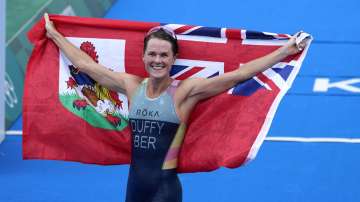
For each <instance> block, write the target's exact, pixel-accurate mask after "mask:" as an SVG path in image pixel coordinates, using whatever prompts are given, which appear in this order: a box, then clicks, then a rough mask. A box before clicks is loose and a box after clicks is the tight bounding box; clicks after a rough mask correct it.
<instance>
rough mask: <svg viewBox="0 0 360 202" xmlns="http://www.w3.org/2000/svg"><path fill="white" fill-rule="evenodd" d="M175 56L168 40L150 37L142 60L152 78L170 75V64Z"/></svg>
mask: <svg viewBox="0 0 360 202" xmlns="http://www.w3.org/2000/svg"><path fill="white" fill-rule="evenodd" d="M175 59H176V56H175V55H174V53H173V51H172V46H171V43H170V42H169V41H166V40H162V39H158V38H151V39H150V40H149V41H148V43H147V47H146V50H145V51H144V55H143V61H144V64H145V69H146V71H147V72H148V74H149V76H150V77H152V78H156V79H160V78H165V77H170V70H171V66H172V65H173V64H174V62H175Z"/></svg>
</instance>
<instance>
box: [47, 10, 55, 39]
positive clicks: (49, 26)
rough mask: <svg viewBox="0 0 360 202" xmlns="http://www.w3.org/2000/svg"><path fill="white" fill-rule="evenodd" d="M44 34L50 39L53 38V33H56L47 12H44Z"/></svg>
mask: <svg viewBox="0 0 360 202" xmlns="http://www.w3.org/2000/svg"><path fill="white" fill-rule="evenodd" d="M44 19H45V29H46V36H47V37H48V38H50V39H54V35H55V34H56V33H57V30H56V28H55V25H54V23H53V22H52V21H51V20H50V18H49V15H48V14H47V13H45V14H44Z"/></svg>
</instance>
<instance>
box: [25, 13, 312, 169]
mask: <svg viewBox="0 0 360 202" xmlns="http://www.w3.org/2000/svg"><path fill="white" fill-rule="evenodd" d="M50 17H51V20H53V22H54V23H55V25H56V27H57V29H58V30H59V32H61V33H62V34H63V35H64V36H65V37H67V39H68V40H70V41H71V42H72V43H73V44H74V45H75V46H77V47H79V48H80V49H82V50H83V51H84V52H86V53H87V54H88V55H89V56H90V57H92V58H93V60H94V61H95V62H98V63H100V64H102V65H104V66H105V67H106V68H109V69H110V70H112V71H114V72H115V71H119V72H124V71H125V72H127V73H130V74H136V75H139V76H142V77H146V76H147V74H146V72H145V69H144V65H143V63H142V51H143V50H142V49H143V38H144V36H145V34H146V32H147V31H148V30H149V29H150V28H152V27H154V26H157V25H160V24H161V23H147V22H133V21H122V20H108V19H97V18H83V17H66V16H59V15H52V16H50ZM162 25H164V26H168V27H171V28H172V29H174V30H175V33H176V34H177V37H178V40H179V46H180V52H179V56H178V59H177V61H176V62H175V64H174V66H173V68H172V70H171V76H172V77H173V78H174V79H177V80H183V79H186V78H190V77H203V78H210V77H215V76H219V75H221V74H223V73H225V72H228V71H232V70H234V69H236V68H238V67H239V64H244V63H246V62H248V61H251V60H253V59H256V58H258V57H261V56H263V55H266V54H268V53H270V52H272V51H274V50H275V49H277V48H279V47H280V46H281V45H282V44H284V43H286V41H287V39H288V38H289V35H286V34H274V33H266V32H255V31H248V30H240V29H227V28H212V27H202V26H189V25H179V24H162ZM29 39H30V41H31V42H32V44H33V45H34V49H33V52H32V55H31V58H30V60H29V62H28V67H27V71H26V80H25V92H24V102H23V103H24V106H23V110H24V112H23V118H24V126H23V130H24V136H23V144H24V147H23V156H24V159H56V160H65V161H78V162H83V163H94V164H101V165H110V164H127V163H129V162H130V158H131V156H130V155H131V154H130V147H131V144H130V138H131V134H130V130H129V124H128V100H127V97H126V96H125V95H124V94H121V92H114V91H111V90H109V89H106V88H104V87H102V86H100V85H99V84H98V83H97V82H96V81H94V80H93V79H92V78H90V77H89V76H88V75H86V74H84V73H82V72H79V71H77V68H76V67H74V66H73V64H71V62H70V61H69V60H68V59H67V58H66V57H65V56H64V54H63V53H62V52H61V51H59V49H58V48H57V46H56V45H55V44H54V43H53V42H52V41H51V40H49V39H47V37H46V36H45V29H44V20H43V19H42V20H40V21H39V22H38V23H37V24H36V25H35V26H34V27H33V28H32V30H31V31H30V32H29ZM306 52H307V48H306V49H305V50H304V51H303V52H302V53H300V54H297V55H294V56H291V57H288V58H286V59H285V60H284V61H281V62H280V63H278V64H276V65H274V66H273V67H271V68H269V69H268V70H266V71H264V72H262V73H259V74H258V75H256V76H255V77H253V78H251V79H249V80H247V81H245V82H243V83H239V84H237V85H236V86H234V87H233V88H232V89H229V90H228V91H226V92H223V93H222V94H220V95H218V96H215V97H213V98H210V99H207V100H204V101H202V102H200V103H199V104H198V105H197V106H196V108H195V109H194V111H193V113H192V115H191V117H190V120H189V123H188V125H187V132H186V135H185V139H184V143H183V145H182V147H181V152H180V157H179V165H178V171H179V172H199V171H211V170H214V169H217V168H219V167H221V166H224V167H228V168H235V167H238V166H241V165H243V164H244V163H245V162H247V161H249V160H251V159H253V158H254V157H255V155H256V153H257V152H258V150H259V148H260V146H261V144H262V142H263V141H264V139H265V136H266V134H267V132H268V130H269V128H270V125H271V121H272V119H273V117H274V115H275V111H276V109H277V107H278V105H279V103H280V100H281V98H282V97H283V96H284V94H285V93H286V91H287V90H288V89H289V87H290V86H291V84H292V82H293V80H294V79H295V76H296V74H297V73H298V71H299V69H300V66H301V63H302V61H303V59H304V58H305V55H306ZM240 68H241V66H240Z"/></svg>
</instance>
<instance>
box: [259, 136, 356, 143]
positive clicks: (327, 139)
mask: <svg viewBox="0 0 360 202" xmlns="http://www.w3.org/2000/svg"><path fill="white" fill-rule="evenodd" d="M265 140H267V141H275V142H319V143H326V142H334V143H360V138H338V137H266V138H265Z"/></svg>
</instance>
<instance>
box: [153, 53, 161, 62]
mask: <svg viewBox="0 0 360 202" xmlns="http://www.w3.org/2000/svg"><path fill="white" fill-rule="evenodd" d="M154 61H155V62H156V63H160V62H161V58H160V55H156V56H155V60H154Z"/></svg>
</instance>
